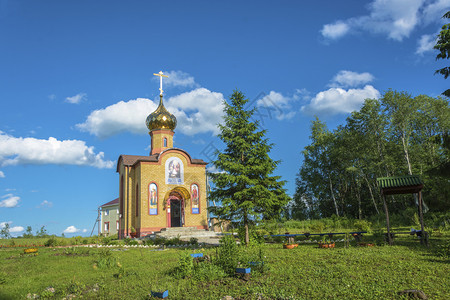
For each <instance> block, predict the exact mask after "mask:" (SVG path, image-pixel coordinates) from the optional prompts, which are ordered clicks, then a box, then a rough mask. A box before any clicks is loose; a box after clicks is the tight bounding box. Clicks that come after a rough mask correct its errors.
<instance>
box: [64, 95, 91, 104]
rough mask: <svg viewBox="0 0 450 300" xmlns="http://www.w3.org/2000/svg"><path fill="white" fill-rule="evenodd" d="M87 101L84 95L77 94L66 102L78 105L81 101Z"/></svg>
mask: <svg viewBox="0 0 450 300" xmlns="http://www.w3.org/2000/svg"><path fill="white" fill-rule="evenodd" d="M85 100H87V95H86V93H79V94H76V95H75V96H72V97H67V98H66V102H68V103H72V104H79V103H80V102H81V101H85Z"/></svg>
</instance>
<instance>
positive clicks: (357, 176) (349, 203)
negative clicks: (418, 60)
mask: <svg viewBox="0 0 450 300" xmlns="http://www.w3.org/2000/svg"><path fill="white" fill-rule="evenodd" d="M449 131H450V109H449V105H448V100H447V99H444V98H441V97H438V98H433V97H429V96H426V95H419V96H416V97H412V96H411V95H410V94H408V93H406V92H397V91H393V90H389V91H387V92H385V93H384V95H383V96H382V97H381V98H380V99H367V100H365V102H364V104H363V106H362V107H361V109H360V110H359V111H355V112H353V113H352V114H351V115H350V116H349V117H348V118H347V119H346V123H345V124H344V125H340V126H338V127H337V128H336V129H335V130H332V131H331V130H329V129H327V126H326V124H325V123H324V122H322V121H321V120H319V119H318V118H316V119H315V120H314V121H312V123H311V136H310V140H311V143H310V144H309V145H308V146H306V147H305V149H304V150H303V151H302V154H303V157H304V161H303V164H302V165H301V167H300V171H299V173H298V175H297V178H296V192H295V195H294V199H293V205H292V206H291V209H290V217H291V218H294V219H305V218H309V219H315V218H323V217H330V216H332V215H337V216H346V217H351V218H359V219H362V218H366V217H370V216H373V215H376V214H380V213H383V206H382V203H383V202H382V197H381V194H380V190H379V188H378V187H377V182H376V179H377V178H378V177H389V176H402V175H408V174H409V175H411V174H414V175H419V176H420V178H421V179H422V181H423V182H424V189H423V199H424V201H425V204H426V205H427V206H428V208H429V210H430V211H447V210H449V208H450V201H449V199H450V177H449V172H450V171H449V170H450V163H449V152H450V136H449ZM387 200H388V206H389V211H390V212H392V213H398V212H401V211H403V210H404V209H406V208H409V207H414V206H415V202H416V201H415V199H414V197H413V195H396V196H389V197H388V198H387Z"/></svg>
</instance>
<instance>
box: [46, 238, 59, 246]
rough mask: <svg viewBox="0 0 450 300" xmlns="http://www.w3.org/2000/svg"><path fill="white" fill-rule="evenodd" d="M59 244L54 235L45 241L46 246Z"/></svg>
mask: <svg viewBox="0 0 450 300" xmlns="http://www.w3.org/2000/svg"><path fill="white" fill-rule="evenodd" d="M57 244H58V241H57V240H56V238H55V237H54V236H52V237H51V238H49V239H48V240H47V241H46V242H45V243H44V246H45V247H55V246H56V245H57Z"/></svg>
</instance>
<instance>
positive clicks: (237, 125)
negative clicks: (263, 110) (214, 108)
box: [210, 91, 289, 244]
mask: <svg viewBox="0 0 450 300" xmlns="http://www.w3.org/2000/svg"><path fill="white" fill-rule="evenodd" d="M247 103H248V99H245V97H244V95H243V94H242V93H241V92H239V91H235V92H234V93H233V94H232V95H231V97H230V103H228V102H226V101H225V102H224V107H225V108H224V112H225V117H224V124H223V125H222V124H219V128H220V130H221V133H220V134H219V138H220V139H221V140H222V141H223V142H224V143H225V145H226V148H225V150H224V151H223V152H222V153H217V154H218V156H217V160H216V161H214V162H213V164H214V166H215V167H216V168H217V169H218V170H220V171H222V172H217V173H212V174H210V177H211V178H212V181H213V183H214V189H213V190H212V191H211V193H210V199H211V200H214V201H216V202H219V203H221V205H220V206H214V207H211V208H210V209H211V211H213V213H214V214H215V215H216V216H218V217H219V218H220V219H222V220H230V221H235V220H240V221H241V224H242V225H243V226H244V227H246V228H247V227H248V226H249V225H250V224H251V223H252V221H253V220H256V219H258V218H259V217H261V216H264V217H265V218H272V217H274V216H277V215H279V214H280V213H281V211H282V208H283V207H284V205H285V204H286V203H287V202H288V201H289V197H288V196H287V195H286V193H285V190H284V189H283V185H284V183H285V182H284V181H281V180H280V176H273V175H272V173H273V172H274V171H275V169H276V167H277V165H278V164H279V161H273V160H272V159H271V158H270V157H269V152H270V150H271V148H272V145H271V144H269V143H268V140H267V139H265V138H264V135H265V130H262V131H258V122H252V121H251V119H252V115H253V114H254V113H255V111H256V108H254V109H251V110H248V109H246V108H245V106H246V104H247ZM243 242H245V243H246V244H247V243H248V242H249V237H248V235H247V233H246V236H245V238H244V240H243Z"/></svg>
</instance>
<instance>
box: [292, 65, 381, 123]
mask: <svg viewBox="0 0 450 300" xmlns="http://www.w3.org/2000/svg"><path fill="white" fill-rule="evenodd" d="M373 78H374V77H373V75H372V74H370V73H356V72H352V71H340V72H338V74H336V76H334V77H333V79H332V80H331V83H330V84H329V86H331V88H329V89H328V90H325V91H321V92H319V93H317V94H316V95H315V96H314V97H313V98H312V99H311V101H310V102H309V104H307V105H304V106H302V107H301V111H303V112H305V113H308V114H317V115H335V114H341V113H350V112H352V111H355V110H358V109H359V108H360V107H361V105H362V104H363V103H364V100H365V99H369V98H370V99H374V98H379V97H380V92H379V91H378V90H377V89H375V88H374V87H373V86H372V85H367V84H366V83H368V82H370V81H372V80H373ZM363 85H364V86H363ZM348 87H356V88H351V89H345V88H348Z"/></svg>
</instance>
